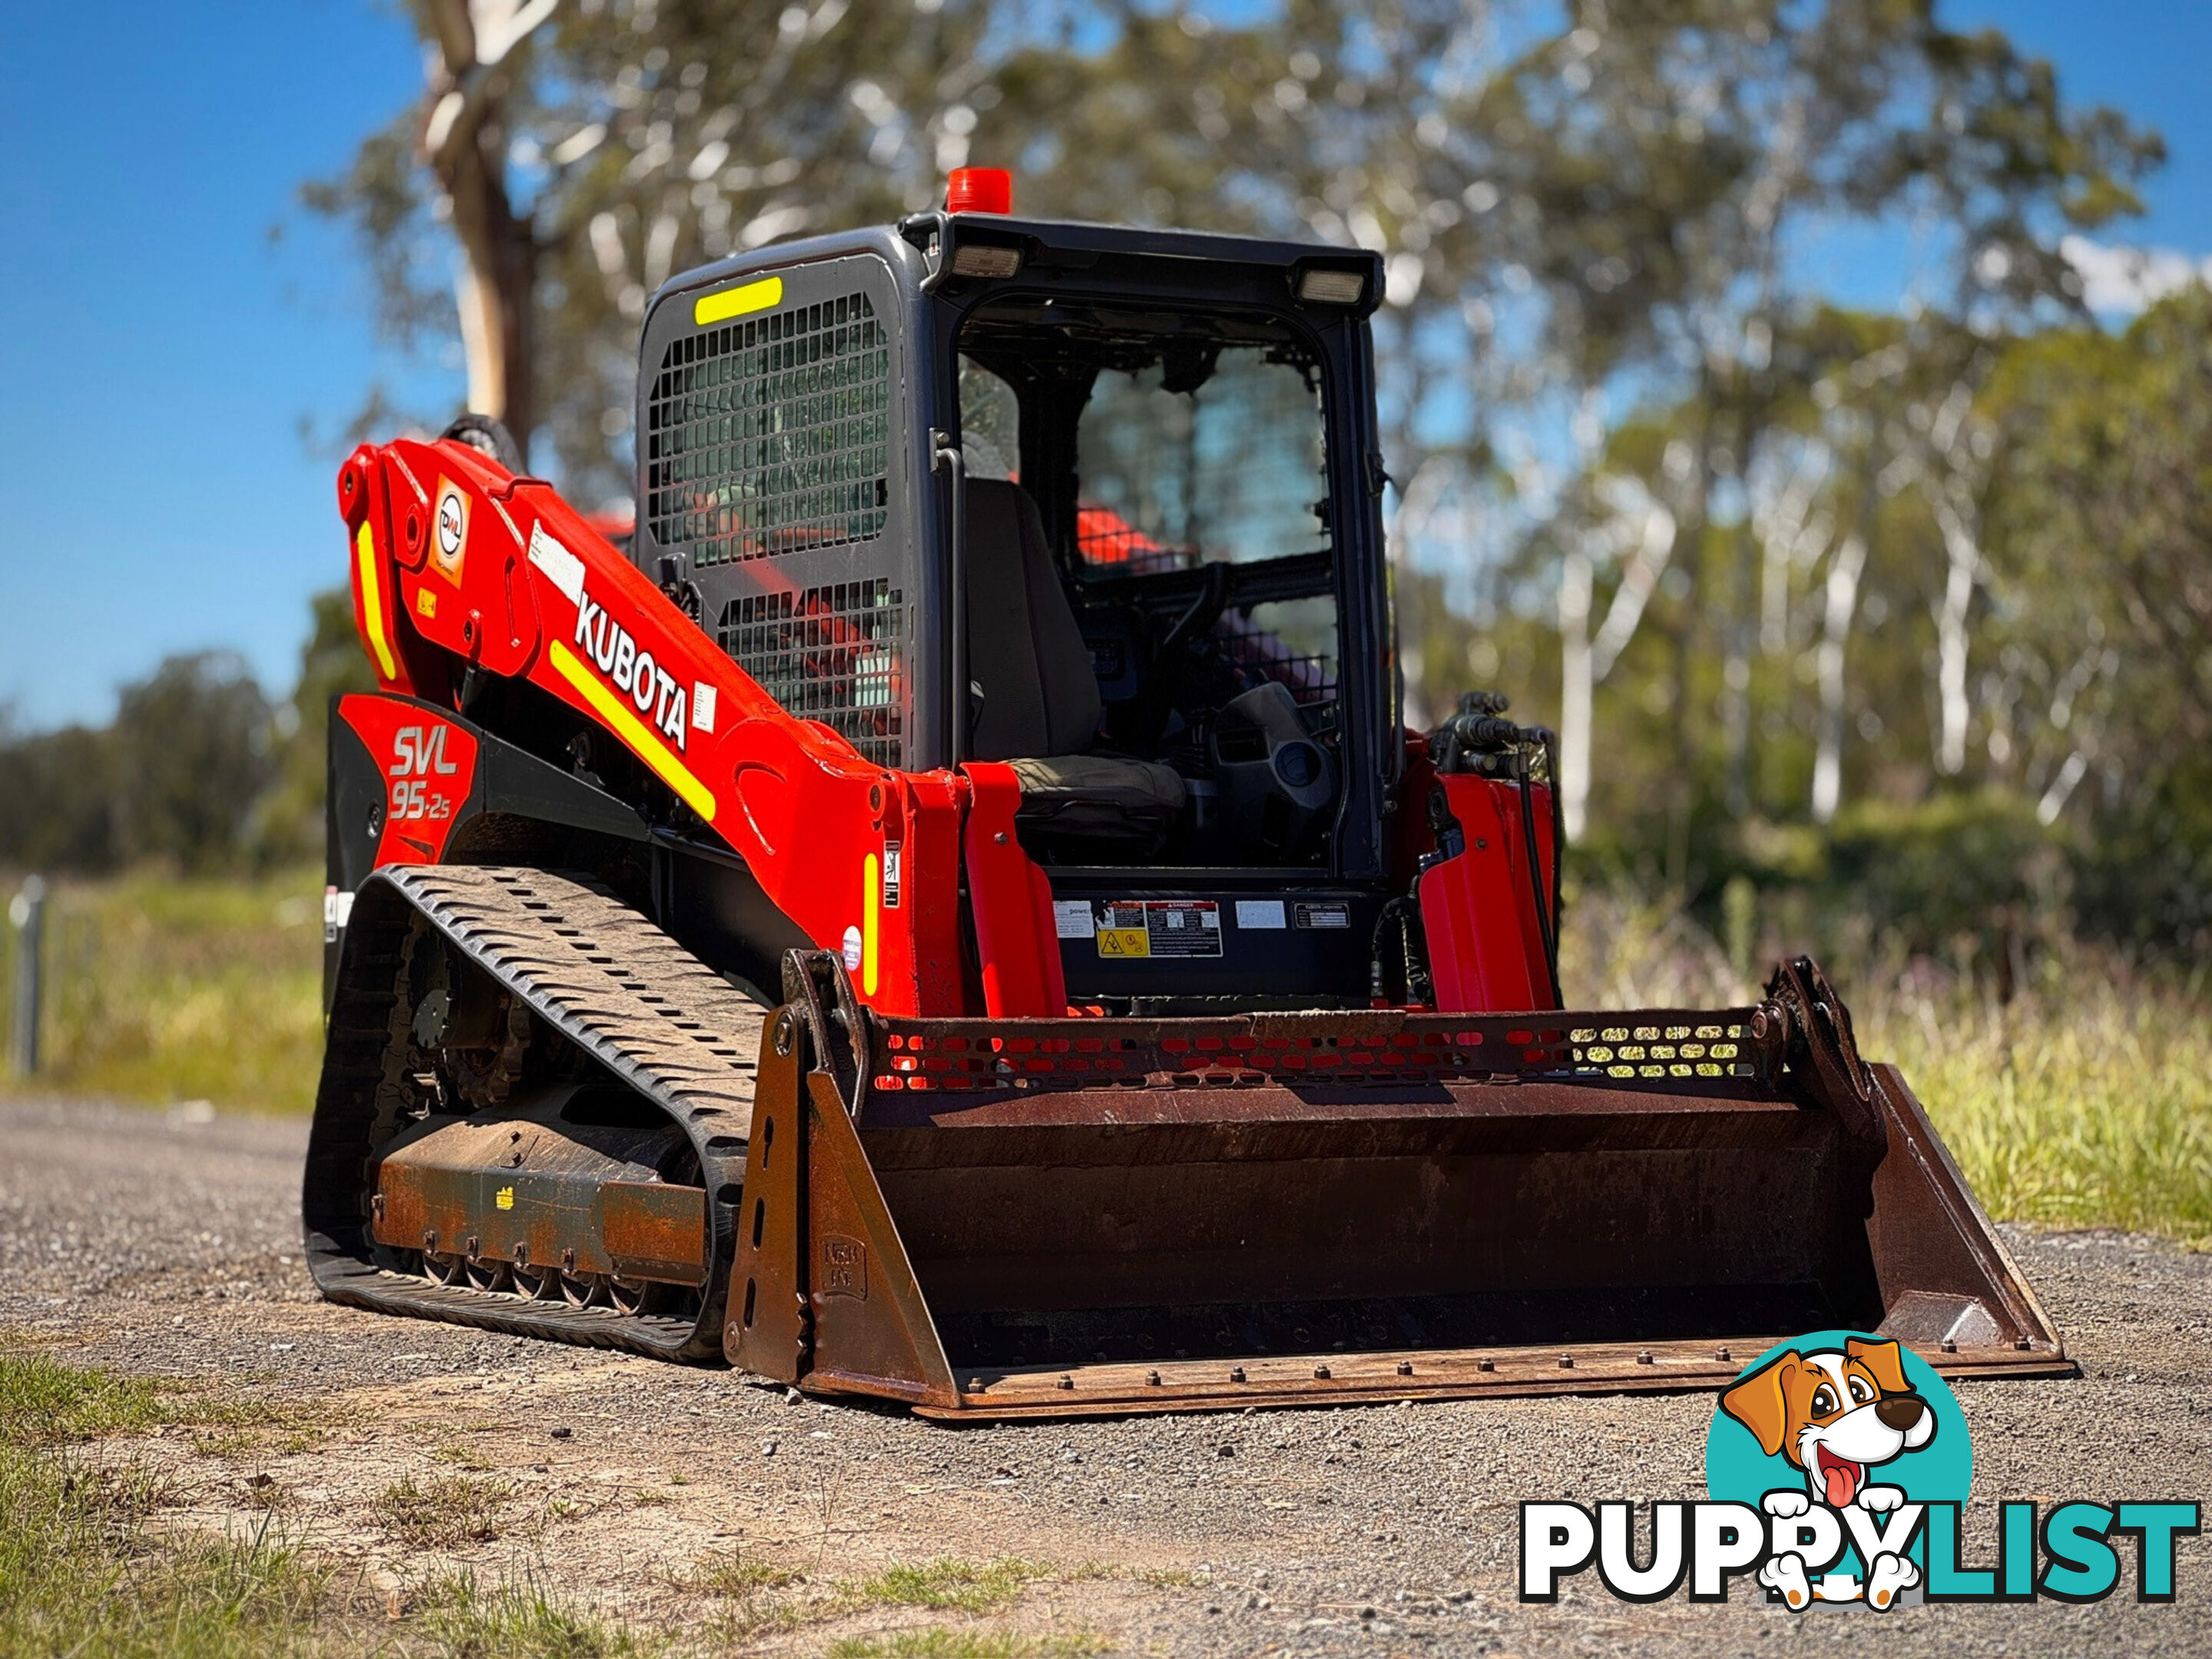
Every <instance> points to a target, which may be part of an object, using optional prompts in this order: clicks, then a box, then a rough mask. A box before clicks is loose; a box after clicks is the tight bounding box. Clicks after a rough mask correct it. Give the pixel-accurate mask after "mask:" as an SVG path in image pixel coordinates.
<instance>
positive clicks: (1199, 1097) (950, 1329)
mask: <svg viewBox="0 0 2212 1659" xmlns="http://www.w3.org/2000/svg"><path fill="white" fill-rule="evenodd" d="M785 993H786V999H787V1000H786V1005H785V1006H783V1007H782V1008H781V1009H779V1010H778V1011H777V1012H775V1014H774V1015H773V1016H772V1017H771V1018H770V1023H769V1041H768V1042H767V1043H766V1044H765V1045H764V1047H763V1064H762V1068H761V1076H760V1088H759V1093H758V1095H757V1100H756V1104H755V1109H754V1123H753V1133H752V1137H751V1140H750V1147H749V1152H748V1162H747V1169H746V1174H745V1182H744V1190H743V1200H742V1201H743V1213H742V1215H741V1217H740V1221H739V1226H738V1255H737V1260H736V1262H735V1265H734V1268H733V1271H732V1278H731V1289H730V1299H729V1316H728V1325H727V1328H726V1332H725V1340H724V1346H725V1350H726V1352H727V1353H728V1355H729V1357H730V1358H731V1359H732V1362H733V1363H734V1364H738V1366H740V1367H742V1368H743V1369H744V1370H748V1371H750V1372H753V1373H755V1374H757V1375H760V1376H766V1377H770V1378H774V1379H776V1380H779V1381H782V1382H787V1383H796V1384H797V1385H798V1386H799V1387H801V1388H804V1389H810V1390H813V1391H817V1392H821V1393H826V1394H861V1395H878V1396H882V1397H885V1398H889V1399H893V1400H899V1401H907V1402H908V1403H909V1404H911V1405H912V1406H914V1407H915V1408H916V1409H918V1410H920V1411H921V1412H924V1413H929V1414H932V1415H946V1416H959V1415H969V1414H982V1415H991V1416H1001V1417H1012V1416H1041V1415H1060V1414H1075V1413H1122V1412H1140V1411H1188V1410H1194V1409H1204V1408H1220V1407H1244V1406H1250V1405H1256V1404H1271V1405H1276V1404H1309V1403H1325V1402H1342V1401H1356V1400H1371V1399H1378V1398H1379V1399H1405V1398H1417V1397H1420V1396H1424V1395H1447V1396H1448V1395H1471V1394H1478V1393H1491V1392H1497V1393H1509V1394H1527V1393H1540V1392H1557V1391H1585V1392H1603V1391H1609V1390H1615V1389H1680V1388H1689V1387H1717V1386H1720V1385H1722V1384H1723V1383H1727V1382H1729V1381H1730V1380H1732V1379H1733V1378H1734V1377H1735V1375H1736V1374H1737V1372H1738V1371H1740V1370H1741V1368H1742V1366H1743V1365H1744V1364H1745V1363H1746V1362H1747V1360H1749V1359H1750V1358H1753V1357H1755V1356H1756V1355H1757V1354H1758V1353H1759V1352H1761V1351H1762V1350H1763V1349H1765V1347H1766V1346H1770V1345H1771V1344H1772V1343H1773V1342H1775V1341H1777V1340H1781V1339H1782V1338H1784V1337H1787V1336H1790V1335H1794V1334H1797V1333H1800V1332H1802V1331H1806V1330H1811V1329H1820V1328H1835V1327H1847V1328H1855V1329H1866V1330H1879V1331H1881V1332H1883V1333H1885V1334H1890V1335H1893V1336H1895V1337H1897V1338H1898V1339H1899V1340H1901V1341H1904V1342H1906V1343H1908V1344H1910V1345H1911V1346H1914V1347H1915V1348H1917V1349H1918V1350H1919V1351H1920V1352H1923V1355H1924V1356H1925V1357H1926V1358H1928V1359H1929V1361H1930V1362H1931V1363H1932V1364H1935V1365H1936V1367H1937V1368H1938V1369H1939V1370H1942V1371H1945V1372H1947V1373H1948V1374H1950V1375H1954V1376H1957V1375H1996V1374H2003V1375H2052V1374H2057V1373H2062V1372H2064V1371H2067V1370H2070V1366H2069V1363H2068V1361H2067V1360H2066V1358H2065V1355H2064V1352H2063V1347H2062V1346H2061V1344H2060V1342H2059V1340H2058V1338H2057V1334H2056V1333H2055V1332H2054V1331H2053V1330H2052V1328H2051V1324H2050V1322H2049V1321H2048V1320H2047V1319H2046V1318H2045V1316H2044V1314H2043V1311H2042V1310H2041V1309H2040V1308H2039V1306H2038V1305H2037V1304H2036V1301H2035V1298H2034V1297H2033V1293H2032V1292H2031V1291H2029V1290H2028V1289H2027V1285H2026V1284H2025V1283H2024V1282H2023V1281H2022V1280H2021V1277H2020V1275H2019V1273H2018V1271H2017V1269H2016V1268H2015V1266H2014V1265H2013V1263H2012V1262H2011V1261H2010V1260H2009V1259H2008V1256H2007V1255H2006V1253H2005V1251H2004V1249H2003V1247H2002V1244H2001V1243H1999V1241H1998V1240H1997V1238H1996V1234H1995V1233H1994V1231H1992V1230H1991V1228H1990V1225H1989V1221H1988V1218H1987V1217H1985V1216H1984V1214H1983V1213H1982V1212H1981V1210H1980V1208H1979V1206H1978V1205H1976V1203H1975V1202H1974V1200H1973V1198H1972V1195H1971V1194H1969V1192H1968V1191H1967V1189H1966V1185H1965V1182H1963V1180H1962V1179H1961V1178H1960V1174H1959V1171H1958V1169H1957V1167H1956V1165H1954V1164H1953V1163H1952V1161H1951V1159H1950V1157H1949V1155H1948V1152H1946V1150H1945V1149H1944V1147H1943V1145H1942V1141H1941V1140H1940V1139H1937V1137H1936V1133H1935V1132H1934V1130H1933V1129H1932V1128H1931V1127H1929V1122H1928V1119H1927V1116H1926V1115H1925V1113H1924V1112H1923V1110H1922V1109H1921V1106H1920V1103H1918V1102H1917V1100H1915V1099H1914V1098H1913V1096H1912V1094H1911V1091H1910V1090H1909V1089H1908V1088H1907V1087H1906V1086H1905V1082H1904V1079H1902V1078H1901V1077H1899V1075H1898V1074H1897V1073H1896V1072H1895V1070H1894V1069H1893V1068H1891V1067H1887V1066H1872V1067H1869V1066H1865V1065H1863V1064H1862V1063H1861V1061H1860V1060H1859V1058H1858V1055H1857V1050H1856V1047H1855V1045H1854V1042H1853V1039H1852V1036H1851V1030H1850V1018H1849V1016H1848V1014H1847V1013H1846V1012H1844V1006H1843V1004H1842V1003H1841V1001H1840V1000H1838V999H1837V997H1836V996H1835V994H1834V992H1833V990H1832V988H1831V987H1829V986H1828V985H1827V984H1826V981H1825V980H1824V979H1823V978H1822V977H1821V975H1820V970H1819V969H1817V968H1816V967H1814V965H1813V964H1812V963H1810V962H1808V961H1804V960H1802V959H1801V960H1800V961H1798V962H1796V963H1791V964H1787V965H1785V966H1784V968H1782V969H1779V970H1778V972H1777V975H1776V976H1775V979H1774V981H1773V983H1772V985H1771V987H1769V993H1768V995H1767V998H1766V1000H1765V1001H1763V1002H1761V1003H1760V1004H1759V1005H1758V1006H1755V1007H1746V1008H1731V1009H1721V1010H1717V1011H1698V1010H1680V1009H1662V1010H1645V1011H1638V1012H1628V1013H1621V1012H1567V1013H1559V1012H1548V1013H1543V1014H1534V1015H1525V1016H1509V1017H1503V1018H1494V1017H1470V1016H1461V1015H1425V1014H1415V1013H1404V1012H1395V1011H1383V1012H1372V1013H1368V1012H1361V1013H1351V1014H1346V1013H1312V1014H1279V1015H1278V1014H1255V1015H1244V1016H1239V1017H1234V1018H1178V1019H1066V1020H995V1021H994V1020H918V1019H900V1018H884V1017H882V1016H879V1015H877V1014H875V1013H873V1012H869V1011H867V1010H865V1009H863V1008H861V1007H860V1006H859V1004H858V1003H857V1002H856V1001H855V1000H854V997H853V995H852V993H851V989H850V987H849V986H848V985H847V984H846V983H845V981H844V979H843V975H842V969H841V968H840V966H839V965H838V964H837V963H836V962H835V960H834V958H829V957H823V956H819V955H806V956H801V955H799V954H798V953H794V954H793V957H792V958H791V960H790V961H789V963H787V972H786V986H785Z"/></svg>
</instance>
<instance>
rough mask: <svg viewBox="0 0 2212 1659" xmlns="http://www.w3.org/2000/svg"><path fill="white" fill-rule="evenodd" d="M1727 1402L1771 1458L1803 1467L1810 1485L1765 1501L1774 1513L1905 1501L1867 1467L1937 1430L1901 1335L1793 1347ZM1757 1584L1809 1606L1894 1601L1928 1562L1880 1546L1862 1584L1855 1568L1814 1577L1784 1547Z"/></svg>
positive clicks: (1880, 1507)
mask: <svg viewBox="0 0 2212 1659" xmlns="http://www.w3.org/2000/svg"><path fill="white" fill-rule="evenodd" d="M1721 1409H1722V1410H1723V1411H1724V1412H1726V1413H1728V1414H1729V1416H1730V1417H1733V1418H1734V1419H1735V1420H1736V1421H1737V1422H1739V1423H1741V1424H1742V1425H1744V1427H1746V1428H1747V1429H1749V1430H1750V1431H1752V1433H1753V1435H1754V1436H1756V1437H1758V1440H1759V1446H1760V1448H1761V1449H1763V1450H1764V1451H1765V1453H1766V1455H1768V1456H1769V1457H1772V1456H1775V1455H1778V1454H1779V1455H1781V1456H1783V1457H1784V1458H1786V1459H1787V1460H1788V1461H1789V1462H1790V1464H1791V1465H1792V1466H1794V1467H1795V1468H1799V1469H1802V1471H1803V1472H1804V1475H1805V1486H1806V1490H1805V1491H1804V1492H1796V1491H1792V1490H1790V1488H1787V1487H1784V1488H1781V1489H1779V1490H1777V1491H1774V1492H1768V1493H1767V1494H1766V1495H1765V1499H1764V1500H1763V1505H1764V1507H1765V1510H1766V1512H1767V1513H1768V1514H1769V1515H1772V1516H1781V1517H1783V1518H1784V1519H1788V1518H1793V1517H1796V1516H1802V1515H1804V1514H1805V1513H1806V1512H1807V1511H1808V1510H1809V1509H1811V1507H1812V1506H1813V1504H1814V1503H1820V1504H1826V1505H1827V1507H1828V1508H1830V1509H1832V1510H1837V1511H1838V1512H1839V1513H1840V1512H1841V1511H1843V1510H1846V1509H1848V1508H1849V1507H1850V1506H1851V1505H1853V1504H1857V1506H1858V1507H1859V1508H1861V1509H1862V1510H1866V1511H1867V1512H1868V1513H1869V1515H1870V1516H1881V1515H1883V1514H1886V1513H1887V1511H1889V1510H1894V1509H1895V1508H1897V1506H1898V1505H1899V1504H1902V1503H1903V1502H1905V1493H1904V1492H1903V1491H1902V1490H1901V1489H1900V1488H1899V1487H1896V1486H1881V1485H1875V1484H1873V1483H1871V1482H1869V1480H1868V1478H1867V1477H1868V1472H1869V1470H1872V1469H1875V1468H1880V1467H1881V1465H1882V1464H1884V1463H1887V1462H1890V1461H1891V1460H1892V1459H1893V1458H1896V1457H1899V1456H1902V1455H1904V1454H1905V1453H1906V1452H1908V1451H1917V1450H1919V1449H1921V1448H1922V1447H1923V1446H1925V1445H1926V1444H1928V1443H1929V1441H1931V1440H1933V1439H1934V1438H1935V1437H1936V1413H1935V1412H1934V1411H1933V1410H1931V1409H1930V1408H1929V1404H1928V1401H1925V1400H1924V1399H1923V1398H1922V1397H1921V1396H1920V1395H1918V1394H1917V1393H1916V1392H1915V1391H1914V1390H1913V1389H1912V1386H1911V1384H1910V1383H1907V1382H1906V1381H1905V1368H1904V1365H1903V1364H1902V1362H1901V1361H1900V1359H1899V1356H1898V1348H1897V1344H1896V1343H1894V1342H1879V1341H1867V1340H1862V1339H1860V1338H1858V1337H1851V1338H1850V1339H1848V1340H1846V1341H1845V1342H1844V1346H1843V1347H1842V1348H1840V1349H1835V1348H1824V1349H1818V1350H1814V1351H1811V1352H1799V1351H1796V1350H1790V1351H1785V1352H1782V1353H1780V1354H1778V1355H1776V1356H1775V1357H1774V1358H1772V1359H1771V1360H1770V1361H1768V1362H1767V1363H1766V1364H1764V1365H1762V1366H1760V1367H1759V1370H1755V1371H1753V1372H1752V1373H1751V1374H1750V1375H1749V1376H1745V1377H1743V1378H1741V1380H1739V1381H1738V1382H1737V1383H1735V1385H1734V1386H1733V1387H1732V1388H1730V1389H1729V1390H1728V1392H1727V1393H1726V1394H1724V1395H1722V1396H1721ZM1759 1582H1760V1583H1763V1584H1765V1585H1766V1586H1767V1587H1768V1588H1769V1589H1775V1590H1778V1591H1780V1592H1781V1594H1782V1595H1783V1598H1784V1600H1785V1601H1788V1602H1789V1603H1790V1606H1791V1607H1799V1608H1802V1607H1805V1606H1806V1605H1807V1604H1808V1602H1809V1601H1812V1600H1813V1598H1814V1595H1815V1594H1816V1593H1817V1594H1818V1595H1819V1596H1820V1599H1821V1600H1822V1601H1857V1600H1858V1599H1859V1597H1860V1596H1861V1595H1863V1596H1864V1597H1865V1598H1866V1600H1867V1601H1869V1602H1870V1603H1871V1604H1872V1605H1874V1606H1875V1607H1888V1606H1889V1605H1890V1604H1891V1603H1892V1602H1893V1601H1895V1600H1896V1598H1897V1595H1898V1592H1899V1590H1902V1589H1907V1588H1909V1587H1910V1586H1911V1585H1913V1584H1917V1583H1919V1582H1920V1569H1919V1567H1918V1566H1917V1565H1915V1564H1914V1563H1913V1562H1912V1561H1911V1559H1908V1558H1907V1557H1905V1556H1904V1555H1903V1554H1900V1553H1893V1552H1882V1553H1877V1554H1876V1555H1875V1557H1874V1558H1873V1559H1872V1560H1871V1561H1869V1564H1868V1572H1867V1582H1866V1583H1865V1584H1864V1585H1863V1586H1861V1585H1860V1583H1858V1581H1857V1578H1856V1577H1851V1576H1850V1575H1849V1574H1830V1575H1829V1576H1828V1577H1826V1578H1824V1579H1822V1580H1821V1581H1820V1584H1819V1586H1818V1587H1817V1589H1816V1587H1814V1585H1812V1584H1811V1583H1809V1582H1808V1577H1807V1573H1806V1561H1805V1558H1804V1557H1803V1556H1802V1555H1797V1554H1792V1553H1788V1552H1778V1553H1775V1554H1774V1555H1772V1556H1771V1557H1769V1558H1768V1559H1767V1561H1766V1562H1765V1565H1762V1566H1761V1567H1760V1568H1759Z"/></svg>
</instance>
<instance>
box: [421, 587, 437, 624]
mask: <svg viewBox="0 0 2212 1659" xmlns="http://www.w3.org/2000/svg"><path fill="white" fill-rule="evenodd" d="M415 608H416V610H417V611H421V612H422V614H423V615H424V616H426V617H435V616H436V615H437V614H438V596H437V595H436V594H435V593H433V592H431V591H430V590H429V589H428V588H427V587H424V588H418V589H416V593H415Z"/></svg>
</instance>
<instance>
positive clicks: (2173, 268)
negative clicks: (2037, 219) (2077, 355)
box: [2058, 236, 2212, 314]
mask: <svg viewBox="0 0 2212 1659" xmlns="http://www.w3.org/2000/svg"><path fill="white" fill-rule="evenodd" d="M2058 251H2059V252H2060V253H2061V254H2063V255H2064V256H2065V259H2066V263H2067V264H2069V265H2071V266H2073V267H2074V270H2075V274H2076V275H2077V276H2080V277H2081V286H2082V294H2081V297H2082V299H2083V300H2084V301H2086V302H2087V305H2088V307H2089V309H2090V310H2092V311H2097V312H2124V313H2130V314H2132V313H2136V312H2138V311H2142V310H2143V309H2144V308H2145V307H2148V306H2152V305H2155V304H2156V303H2157V302H2158V301H2160V300H2163V299H2164V298H2165V297H2166V295H2169V294H2172V293H2175V292H2177V291H2179V289H2185V288H2187V287H2188V286H2189V285H2190V284H2191V283H2196V282H2203V283H2212V258H2204V259H2191V258H2190V257H2189V256H2188V255H2187V254H2185V253H2180V252H2176V251H2175V250H2173V249H2172V248H2170V247H2149V248H2145V247H2117V246H2106V244H2104V243H2102V242H2093V241H2091V240H2089V239H2088V238H2087V237H2086V236H2068V237H2065V238H2063V239H2062V240H2060V242H2059V244H2058Z"/></svg>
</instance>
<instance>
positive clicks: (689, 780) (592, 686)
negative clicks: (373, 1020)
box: [545, 640, 714, 823]
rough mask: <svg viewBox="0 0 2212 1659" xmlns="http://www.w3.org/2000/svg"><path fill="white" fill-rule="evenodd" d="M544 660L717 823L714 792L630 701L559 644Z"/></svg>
mask: <svg viewBox="0 0 2212 1659" xmlns="http://www.w3.org/2000/svg"><path fill="white" fill-rule="evenodd" d="M545 659H546V660H547V661H548V662H550V663H551V664H552V665H553V666H554V668H555V670H556V671H558V673H559V674H560V676H561V678H562V679H564V680H566V681H568V684H570V685H573V686H574V687H575V688H576V695H577V696H580V697H581V698H583V700H584V701H585V702H587V703H589V704H590V705H591V708H592V713H593V714H597V715H598V716H599V718H600V719H601V720H605V722H606V723H607V724H608V725H609V726H611V727H612V728H613V729H614V732H615V735H616V736H617V737H618V738H621V739H622V740H623V742H624V743H627V744H629V746H630V747H631V748H632V749H634V750H636V751H637V752H638V754H639V756H640V757H642V758H643V760H644V762H645V763H646V764H647V766H650V767H651V768H652V769H653V770H654V771H655V772H658V773H659V775H660V781H662V782H663V783H665V784H666V785H667V786H668V787H670V788H671V789H673V790H674V791H675V792H676V793H677V794H678V795H679V796H680V797H682V799H683V801H684V805H686V806H689V807H690V809H691V810H692V811H695V812H696V813H697V814H698V815H699V816H700V817H702V818H704V819H706V820H707V822H708V823H713V822H714V791H713V790H711V789H709V788H708V787H707V786H706V785H705V784H703V783H702V782H700V781H699V780H698V778H697V776H696V775H695V774H694V773H693V772H692V770H691V769H690V767H688V766H686V765H684V763H683V762H682V761H680V760H678V759H677V758H676V756H675V754H674V752H673V751H672V750H670V748H669V747H668V745H667V744H665V743H663V742H661V740H660V738H659V737H658V736H657V735H655V734H654V733H653V732H651V731H648V730H647V727H646V724H645V722H644V721H643V720H640V719H638V717H637V715H636V714H635V713H633V712H632V710H631V708H630V705H629V700H628V699H626V698H623V697H618V696H616V695H615V694H614V693H613V692H612V691H610V690H608V689H607V688H606V687H605V686H604V685H602V684H599V681H598V679H597V678H594V677H593V676H592V671H591V670H590V669H588V668H586V667H585V666H584V665H583V662H582V660H581V659H580V658H579V657H578V656H577V655H576V653H574V652H573V651H571V650H570V649H569V648H568V646H567V645H566V644H565V643H564V642H562V641H560V640H555V641H553V642H552V643H551V644H550V645H549V646H547V647H546V648H545Z"/></svg>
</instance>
